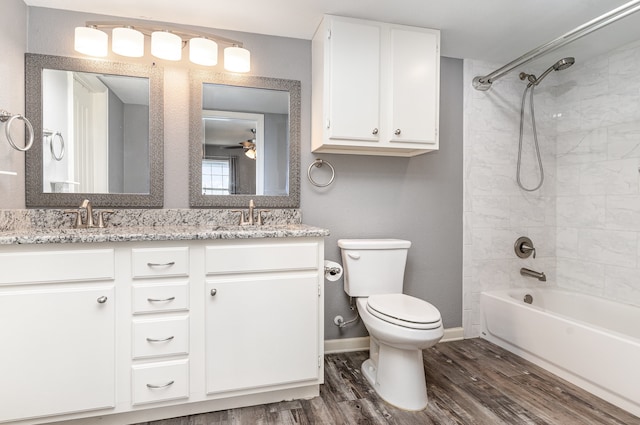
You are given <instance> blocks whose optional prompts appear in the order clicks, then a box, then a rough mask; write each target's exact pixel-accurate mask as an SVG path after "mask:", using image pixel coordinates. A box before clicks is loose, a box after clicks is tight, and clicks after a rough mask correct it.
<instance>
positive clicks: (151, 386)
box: [147, 381, 176, 390]
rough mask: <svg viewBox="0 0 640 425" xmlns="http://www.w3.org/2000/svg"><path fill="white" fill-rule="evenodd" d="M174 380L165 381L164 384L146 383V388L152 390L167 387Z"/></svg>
mask: <svg viewBox="0 0 640 425" xmlns="http://www.w3.org/2000/svg"><path fill="white" fill-rule="evenodd" d="M174 382H176V381H169V382H167V383H166V384H164V385H153V384H147V388H149V389H152V390H158V389H160V388H167V387H169V386H171V385H173V384H174Z"/></svg>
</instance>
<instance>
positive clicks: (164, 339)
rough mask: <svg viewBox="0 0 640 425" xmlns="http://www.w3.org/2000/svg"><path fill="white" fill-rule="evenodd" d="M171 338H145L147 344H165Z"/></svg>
mask: <svg viewBox="0 0 640 425" xmlns="http://www.w3.org/2000/svg"><path fill="white" fill-rule="evenodd" d="M173 338H175V336H173V335H171V336H170V337H168V338H162V339H156V338H147V341H148V342H167V341H171V340H172V339H173Z"/></svg>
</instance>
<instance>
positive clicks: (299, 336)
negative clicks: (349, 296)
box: [205, 273, 320, 394]
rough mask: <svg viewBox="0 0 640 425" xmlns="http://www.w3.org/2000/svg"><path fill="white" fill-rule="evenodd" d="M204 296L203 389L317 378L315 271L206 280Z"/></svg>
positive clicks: (252, 386) (317, 298) (227, 388)
mask: <svg viewBox="0 0 640 425" xmlns="http://www.w3.org/2000/svg"><path fill="white" fill-rule="evenodd" d="M212 291H214V292H212ZM212 293H213V294H215V295H213V296H212V295H211V294H212ZM206 296H207V311H206V329H205V332H206V337H205V338H206V382H207V393H209V394H212V393H218V392H222V391H232V390H241V389H245V388H257V387H263V386H268V385H277V384H286V383H291V382H299V381H306V380H315V379H317V378H318V374H319V370H320V369H319V364H318V361H319V359H318V353H319V351H318V350H319V347H318V300H319V295H318V276H317V274H315V273H306V274H302V273H300V274H287V275H284V274H282V275H277V276H276V275H268V276H262V277H246V278H237V279H221V280H209V281H208V282H207V294H206Z"/></svg>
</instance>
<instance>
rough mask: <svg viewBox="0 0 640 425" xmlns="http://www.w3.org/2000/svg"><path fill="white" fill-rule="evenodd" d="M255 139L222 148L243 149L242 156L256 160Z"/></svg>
mask: <svg viewBox="0 0 640 425" xmlns="http://www.w3.org/2000/svg"><path fill="white" fill-rule="evenodd" d="M255 140H256V139H251V140H245V141H244V142H239V143H238V145H237V146H236V145H231V146H224V147H223V149H244V154H245V155H246V156H248V157H249V158H251V159H256V143H255Z"/></svg>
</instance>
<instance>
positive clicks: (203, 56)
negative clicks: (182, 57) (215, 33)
mask: <svg viewBox="0 0 640 425" xmlns="http://www.w3.org/2000/svg"><path fill="white" fill-rule="evenodd" d="M189 60H190V61H191V62H193V63H196V64H198V65H204V66H214V65H217V64H218V43H216V42H215V41H213V40H209V39H207V38H203V37H198V38H192V39H191V40H189Z"/></svg>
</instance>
